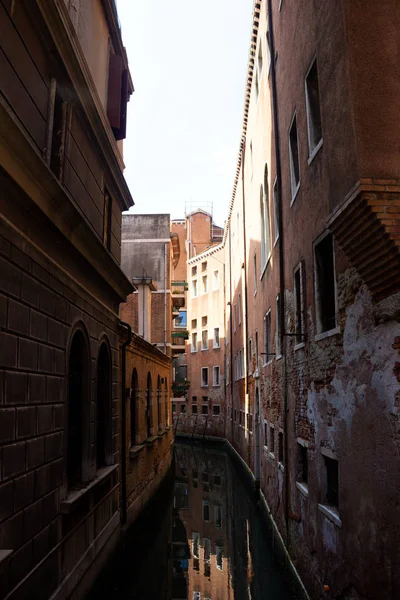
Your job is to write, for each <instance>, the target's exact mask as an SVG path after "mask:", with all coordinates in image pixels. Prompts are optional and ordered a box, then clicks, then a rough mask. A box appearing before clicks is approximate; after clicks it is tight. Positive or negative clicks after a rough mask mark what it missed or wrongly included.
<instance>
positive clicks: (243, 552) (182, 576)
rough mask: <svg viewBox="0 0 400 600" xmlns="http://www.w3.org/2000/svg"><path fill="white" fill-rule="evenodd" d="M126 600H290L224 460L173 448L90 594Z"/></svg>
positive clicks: (202, 450)
mask: <svg viewBox="0 0 400 600" xmlns="http://www.w3.org/2000/svg"><path fill="white" fill-rule="evenodd" d="M99 595H101V596H102V597H107V598H108V600H113V599H117V598H118V599H130V600H231V599H232V600H264V599H266V600H278V599H279V600H289V599H291V600H294V599H295V598H296V596H295V595H294V594H293V593H292V592H290V589H289V580H288V574H287V573H283V572H282V570H281V569H280V568H279V566H278V565H277V563H276V562H275V560H274V555H273V550H272V547H271V541H270V539H269V536H268V535H267V533H266V528H265V525H264V523H263V522H262V521H261V519H260V517H259V516H258V514H257V512H256V510H255V507H254V503H253V501H252V499H251V498H250V497H249V495H248V492H247V490H246V489H245V487H244V485H243V482H242V479H241V478H240V477H239V476H238V474H237V472H236V470H235V468H234V466H233V464H232V462H231V460H230V458H229V457H228V455H227V454H226V453H224V452H222V451H219V450H215V449H208V448H206V447H203V446H191V445H186V444H179V443H178V444H176V446H175V478H174V483H173V489H172V490H171V486H170V487H169V488H168V487H166V488H164V490H163V491H162V492H161V494H160V495H159V496H158V498H157V501H156V503H153V505H152V506H151V507H150V508H149V510H148V511H147V513H146V514H145V515H143V517H142V518H140V519H139V522H138V523H137V524H136V525H134V527H132V528H131V530H130V532H129V535H128V536H127V537H126V538H125V542H124V548H123V549H121V551H120V552H119V553H118V554H117V556H116V557H114V560H113V561H110V563H109V565H108V566H107V568H106V569H105V571H104V573H103V575H102V577H101V578H100V579H99V580H98V582H97V583H96V585H95V586H94V587H93V589H92V592H91V594H90V596H89V598H90V599H92V598H95V597H96V598H98V597H99Z"/></svg>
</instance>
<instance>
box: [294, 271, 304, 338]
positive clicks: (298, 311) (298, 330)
mask: <svg viewBox="0 0 400 600" xmlns="http://www.w3.org/2000/svg"><path fill="white" fill-rule="evenodd" d="M303 282H304V274H303V262H300V264H299V265H298V267H297V268H296V270H295V272H294V302H295V306H294V318H295V334H296V344H300V343H301V342H304V332H305V327H304V287H303Z"/></svg>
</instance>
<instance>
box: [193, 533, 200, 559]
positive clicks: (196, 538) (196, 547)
mask: <svg viewBox="0 0 400 600" xmlns="http://www.w3.org/2000/svg"><path fill="white" fill-rule="evenodd" d="M192 552H193V556H194V557H195V558H200V534H199V533H196V532H193V534H192Z"/></svg>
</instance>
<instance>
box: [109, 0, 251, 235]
mask: <svg viewBox="0 0 400 600" xmlns="http://www.w3.org/2000/svg"><path fill="white" fill-rule="evenodd" d="M117 4H118V13H119V18H120V22H121V28H122V37H123V41H124V44H125V46H126V49H127V53H128V59H129V66H130V71H131V75H132V80H133V84H134V86H135V92H134V93H133V95H132V96H131V100H130V102H129V104H128V130H127V139H126V140H125V142H124V161H125V165H126V170H125V177H126V180H127V182H128V185H129V188H130V190H131V194H132V196H133V199H134V201H135V207H134V208H133V209H132V211H133V212H136V213H170V214H171V216H172V218H179V217H183V216H184V214H185V203H186V202H192V203H196V204H197V203H199V204H204V203H205V202H212V203H213V212H214V220H215V221H216V222H217V223H218V224H219V225H223V222H224V220H225V219H226V216H227V210H228V205H229V201H230V198H231V194H232V186H233V180H234V176H235V169H236V160H237V154H238V151H239V142H240V135H241V123H242V113H243V105H244V91H245V81H246V68H247V58H248V49H249V40H250V27H251V14H252V8H253V0H197V1H194V0H169V1H168V0H118V2H117Z"/></svg>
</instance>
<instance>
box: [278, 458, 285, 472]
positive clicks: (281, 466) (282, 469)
mask: <svg viewBox="0 0 400 600" xmlns="http://www.w3.org/2000/svg"><path fill="white" fill-rule="evenodd" d="M278 469H280V470H281V471H282V473H284V472H285V466H284V464H283V463H281V462H280V461H279V462H278Z"/></svg>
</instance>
